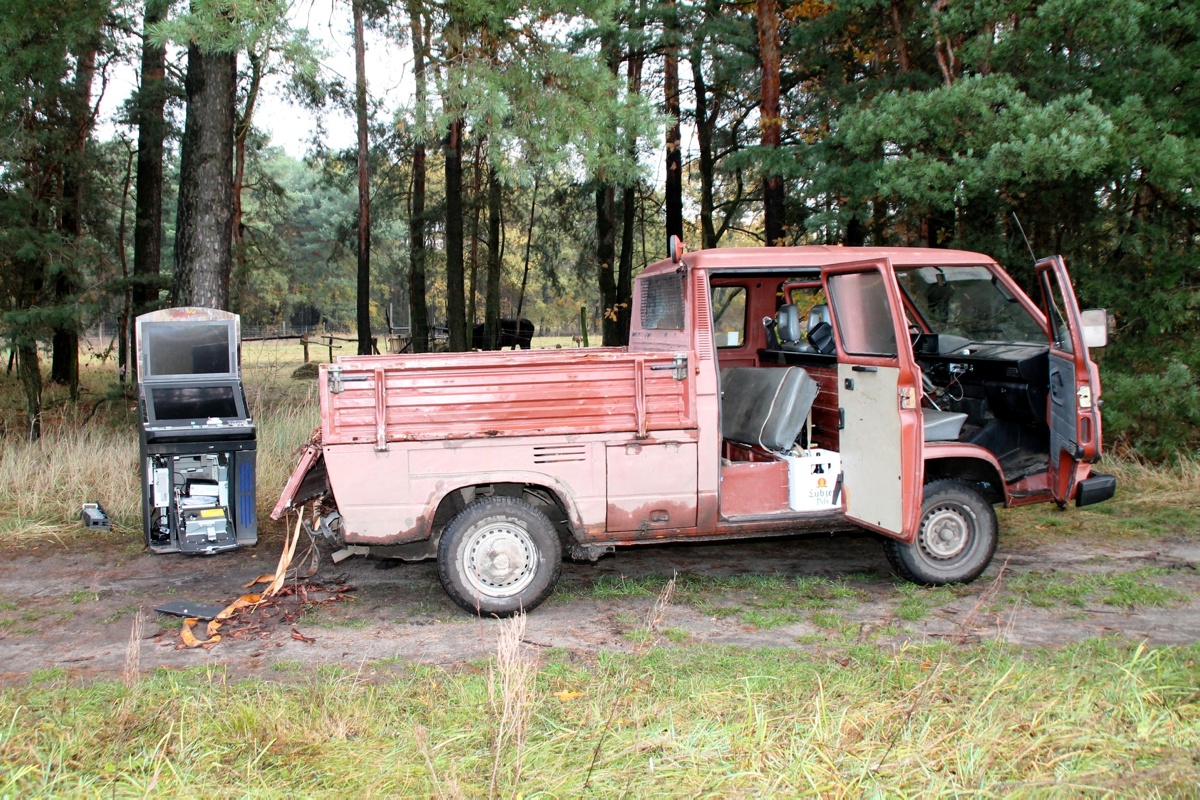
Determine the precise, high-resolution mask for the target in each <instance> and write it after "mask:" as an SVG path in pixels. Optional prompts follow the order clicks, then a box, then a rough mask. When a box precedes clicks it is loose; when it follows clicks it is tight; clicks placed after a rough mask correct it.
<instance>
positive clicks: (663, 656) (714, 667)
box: [0, 640, 1200, 797]
mask: <svg viewBox="0 0 1200 800" xmlns="http://www.w3.org/2000/svg"><path fill="white" fill-rule="evenodd" d="M1198 659H1200V647H1197V646H1191V647H1184V648H1144V647H1137V646H1133V645H1128V644H1124V643H1119V642H1115V641H1111V640H1099V641H1091V642H1087V643H1084V644H1080V645H1075V646H1071V647H1067V648H1061V649H1050V650H1030V651H1019V650H1015V649H1013V648H1009V647H1004V646H1000V645H980V646H976V647H970V648H961V647H948V646H920V647H916V646H908V647H905V648H902V649H899V650H896V651H890V650H886V649H883V648H878V647H874V646H855V647H849V648H845V649H843V650H841V651H839V652H837V653H836V654H830V655H827V656H812V655H807V654H804V653H799V652H794V651H781V650H762V651H745V650H735V649H724V648H711V647H708V648H701V647H688V646H682V647H681V646H669V647H665V648H651V649H649V650H647V651H645V652H643V653H641V654H632V655H631V654H622V653H605V654H602V655H600V656H599V657H597V658H596V659H593V660H579V659H578V658H574V657H572V656H571V655H570V654H566V653H563V652H561V651H554V652H552V653H548V654H545V655H544V656H543V659H542V661H541V662H540V663H539V664H538V665H537V669H536V672H535V674H534V676H533V677H534V684H533V692H532V694H531V695H530V696H529V697H528V699H527V700H525V701H524V703H525V708H524V710H525V711H526V712H527V713H528V717H527V720H528V722H527V728H526V733H525V738H524V742H523V743H514V741H513V740H512V739H511V738H509V739H507V740H505V743H504V744H503V745H502V746H501V748H500V749H499V751H497V749H496V743H497V736H498V727H497V726H498V715H497V713H496V705H495V702H496V701H495V700H490V699H489V685H491V686H494V687H496V688H497V689H498V688H499V686H500V684H499V683H492V681H493V680H496V681H499V674H498V673H497V671H496V670H494V669H493V668H492V665H491V664H492V663H494V662H489V664H484V665H480V666H479V667H468V668H459V669H441V668H436V667H427V666H415V665H409V666H400V667H398V668H397V669H389V670H386V671H380V672H379V673H377V677H376V678H375V679H373V680H368V679H365V678H364V677H363V675H366V674H370V670H365V671H364V670H358V669H349V668H341V667H337V668H330V669H324V670H320V671H319V672H313V671H307V670H303V669H298V668H296V667H294V666H293V665H291V664H290V662H279V664H278V665H277V666H276V668H275V669H274V671H275V672H277V673H280V676H281V677H282V676H284V675H286V676H287V679H286V681H283V682H276V681H272V680H264V679H239V678H236V677H234V676H233V675H231V674H229V673H227V672H225V671H224V670H220V669H211V668H210V669H198V670H189V671H186V672H168V671H158V672H155V673H152V674H149V675H147V676H145V677H144V678H143V680H141V681H140V682H139V683H137V684H135V685H132V686H126V685H125V684H122V683H120V682H116V681H101V682H95V683H90V684H86V685H77V684H75V683H73V682H72V681H70V680H69V679H67V678H66V677H65V676H64V675H63V674H62V673H61V671H59V672H57V673H56V672H53V671H45V672H43V673H40V674H39V675H38V676H36V679H35V680H31V682H30V683H29V684H28V685H26V686H22V687H15V688H6V689H2V690H0V720H3V723H0V795H12V796H31V795H37V796H47V795H52V796H81V795H84V796H100V795H103V796H109V795H115V796H129V795H135V794H136V795H142V794H154V795H159V796H174V795H183V796H231V795H236V796H247V795H271V794H275V793H277V792H278V790H279V787H280V786H286V787H288V791H289V793H292V794H296V795H300V796H318V797H323V796H329V797H334V796H336V797H347V796H354V797H358V796H368V795H371V796H431V795H432V796H445V797H455V796H465V797H478V796H482V795H486V794H488V790H489V785H490V783H491V780H492V778H493V777H495V778H496V779H497V790H498V793H499V794H500V795H502V796H515V795H516V794H520V795H522V796H525V797H580V796H585V795H586V796H594V797H606V796H615V795H625V796H661V795H667V796H698V795H705V796H795V795H801V794H803V795H819V796H853V797H859V796H863V795H874V796H898V795H899V796H912V795H922V796H939V795H941V796H945V795H963V794H970V795H978V794H983V795H1008V794H1013V793H1017V794H1023V795H1029V794H1032V795H1043V794H1049V795H1052V796H1075V795H1080V794H1084V795H1092V794H1094V795H1103V794H1110V793H1111V794H1117V795H1127V796H1128V795H1139V796H1145V795H1150V796H1154V795H1157V796H1179V795H1190V794H1194V793H1195V790H1196V782H1197V781H1198V780H1200V763H1198V762H1197V761H1196V760H1195V757H1194V756H1195V753H1196V752H1200V692H1198V690H1197V688H1196V687H1197V685H1200V668H1198V667H1197V662H1198ZM561 698H567V699H561ZM518 763H519V764H520V768H521V769H520V776H521V777H520V779H519V781H515V780H514V775H515V774H516V769H515V767H516V766H517V765H518Z"/></svg>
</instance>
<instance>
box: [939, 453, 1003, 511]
mask: <svg viewBox="0 0 1200 800" xmlns="http://www.w3.org/2000/svg"><path fill="white" fill-rule="evenodd" d="M943 478H953V479H957V480H961V481H966V482H967V483H971V484H974V485H975V486H976V487H978V489H979V491H980V493H981V494H983V496H984V497H985V498H986V499H987V500H988V502H990V503H992V504H996V503H1003V504H1004V505H1008V504H1009V499H1010V498H1009V494H1008V486H1007V484H1006V483H1005V482H1004V470H1003V469H1001V467H1000V462H998V461H997V460H996V457H995V456H993V455H992V454H991V452H990V451H988V450H984V449H983V448H982V447H978V446H976V445H959V446H952V447H946V448H943V447H928V446H927V447H926V448H925V483H932V482H933V481H936V480H941V479H943Z"/></svg>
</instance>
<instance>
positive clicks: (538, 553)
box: [437, 497, 562, 617]
mask: <svg viewBox="0 0 1200 800" xmlns="http://www.w3.org/2000/svg"><path fill="white" fill-rule="evenodd" d="M437 560H438V577H439V578H441V581H442V588H444V589H445V590H446V594H448V595H450V597H451V599H453V600H454V602H456V603H458V604H459V605H460V606H462V607H463V608H465V609H466V610H467V611H470V612H471V613H472V614H478V615H479V616H497V617H507V616H511V615H513V614H516V613H517V612H518V611H521V610H522V609H524V610H525V611H529V610H531V609H533V608H534V607H536V606H537V605H538V604H539V603H541V602H542V601H543V600H545V599H546V598H547V597H548V596H549V595H550V592H551V591H553V589H554V584H555V582H556V581H557V580H558V573H559V570H560V569H561V568H562V543H561V542H559V540H558V533H557V532H556V531H555V530H554V525H553V524H552V523H551V522H550V520H549V519H547V518H546V515H545V514H543V513H542V512H540V511H538V510H537V509H536V508H534V507H533V506H532V505H530V504H529V503H527V502H526V501H524V500H521V499H519V498H516V497H481V498H480V499H478V500H476V501H475V502H473V503H471V504H469V505H468V506H467V507H466V508H464V509H463V510H462V511H460V512H458V515H457V516H455V517H454V519H452V520H450V524H449V525H447V526H446V530H445V531H444V532H443V533H442V538H441V541H440V542H438V557H437Z"/></svg>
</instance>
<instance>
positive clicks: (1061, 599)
mask: <svg viewBox="0 0 1200 800" xmlns="http://www.w3.org/2000/svg"><path fill="white" fill-rule="evenodd" d="M1167 574H1169V573H1168V571H1167V570H1163V569H1159V568H1155V567H1144V568H1141V569H1136V570H1130V571H1128V572H1098V573H1082V574H1069V575H1068V574H1063V573H1051V574H1047V573H1041V572H1027V573H1022V574H1017V575H1013V576H1012V577H1011V578H1009V579H1007V581H1006V588H1007V590H1008V591H1009V592H1011V593H1012V595H1014V596H1015V597H1017V598H1020V599H1021V600H1022V601H1023V602H1026V603H1029V604H1030V605H1033V606H1037V607H1039V608H1057V607H1063V606H1074V607H1079V608H1082V607H1084V606H1087V605H1089V604H1094V603H1100V604H1104V605H1109V606H1118V607H1121V608H1127V609H1139V608H1149V607H1164V606H1172V605H1178V604H1180V603H1184V602H1187V601H1188V599H1189V598H1188V596H1187V595H1186V594H1184V593H1183V592H1179V591H1176V590H1175V589H1172V588H1171V587H1169V586H1165V585H1163V584H1162V583H1160V582H1159V581H1156V580H1153V578H1155V577H1157V576H1162V575H1167Z"/></svg>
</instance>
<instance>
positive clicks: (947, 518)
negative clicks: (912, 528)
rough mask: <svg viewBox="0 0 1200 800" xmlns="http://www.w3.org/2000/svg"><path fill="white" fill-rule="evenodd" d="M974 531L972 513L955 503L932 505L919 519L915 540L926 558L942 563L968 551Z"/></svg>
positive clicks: (959, 558)
mask: <svg viewBox="0 0 1200 800" xmlns="http://www.w3.org/2000/svg"><path fill="white" fill-rule="evenodd" d="M974 533H975V515H974V514H973V513H971V510H970V509H969V508H966V507H965V506H961V505H958V504H947V505H939V506H934V507H933V508H931V509H929V512H928V513H927V514H926V515H925V519H924V520H922V522H921V531H920V533H919V534H917V541H918V543H919V544H920V546H921V552H922V553H923V554H924V555H925V557H926V558H928V559H929V560H930V561H934V562H938V563H943V564H944V563H946V562H950V561H954V560H961V558H962V557H963V556H964V555H965V554H966V553H967V552H968V551H969V550H970V548H971V543H972V539H973V538H974V536H973V535H974Z"/></svg>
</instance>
